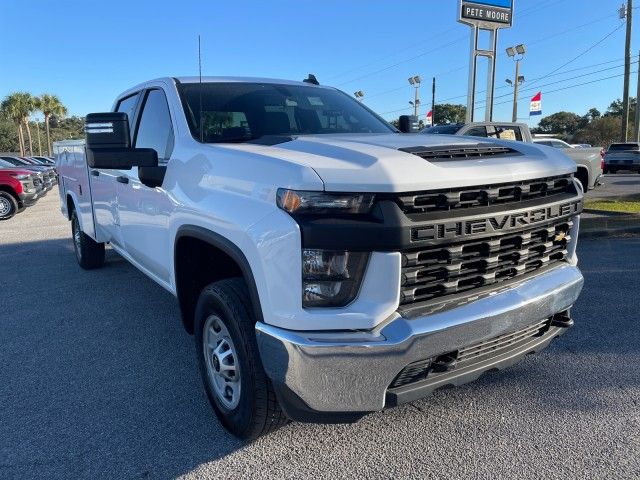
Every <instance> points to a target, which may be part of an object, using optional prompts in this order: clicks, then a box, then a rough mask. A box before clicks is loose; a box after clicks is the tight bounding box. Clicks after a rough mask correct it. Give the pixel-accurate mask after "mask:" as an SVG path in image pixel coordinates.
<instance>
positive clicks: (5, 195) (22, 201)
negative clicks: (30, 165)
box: [0, 166, 41, 220]
mask: <svg viewBox="0 0 640 480" xmlns="http://www.w3.org/2000/svg"><path fill="white" fill-rule="evenodd" d="M36 178H37V174H36V173H34V172H32V171H29V170H25V169H20V168H7V167H2V166H0V220H8V219H10V218H12V217H13V216H14V215H15V214H17V213H19V212H21V211H23V210H24V209H25V208H26V207H28V206H30V205H33V204H34V203H35V202H36V200H37V199H38V195H39V190H40V191H41V189H38V186H37V184H38V182H37V180H36Z"/></svg>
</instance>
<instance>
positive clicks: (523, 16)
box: [0, 0, 640, 124]
mask: <svg viewBox="0 0 640 480" xmlns="http://www.w3.org/2000/svg"><path fill="white" fill-rule="evenodd" d="M620 1H621V0H598V1H589V2H585V1H584V0H518V1H517V2H515V11H514V22H513V28H511V29H505V30H501V32H500V36H499V43H498V48H499V56H498V63H497V74H496V86H497V87H498V88H497V90H496V96H497V97H498V98H496V102H495V103H496V106H495V114H494V118H495V119H510V118H511V103H510V102H511V98H510V97H509V93H510V89H509V87H508V86H506V84H505V81H504V80H505V78H507V77H512V76H513V73H514V62H513V61H512V60H511V59H509V58H508V57H507V55H506V54H505V53H504V49H505V48H506V47H508V46H511V45H515V44H517V43H525V44H526V45H527V49H528V51H527V54H526V56H525V58H524V60H523V62H522V64H521V72H520V73H521V75H524V76H525V78H526V80H527V81H526V83H525V84H524V85H523V87H522V95H521V97H520V102H519V109H520V110H519V117H521V118H522V119H523V120H525V121H526V120H528V106H529V99H530V97H531V96H533V94H535V93H536V92H537V91H538V90H541V91H542V93H543V104H542V107H543V116H544V115H548V114H550V113H553V112H556V111H559V110H570V111H575V112H578V113H584V112H586V111H587V110H588V109H589V108H590V107H592V106H595V107H597V108H598V109H600V110H605V109H606V107H607V106H608V104H609V103H610V102H611V101H612V100H613V99H615V98H618V97H620V96H621V94H622V77H621V76H620V75H621V74H622V72H623V68H622V65H623V63H624V60H623V58H624V27H622V26H621V25H622V24H621V21H620V20H619V19H618V15H617V9H618V7H619V4H620ZM165 5H166V6H165ZM635 14H636V17H637V16H638V15H640V11H639V10H637V9H636V11H635ZM456 15H457V0H425V1H422V2H415V1H411V2H409V1H399V0H396V1H395V2H382V1H376V2H365V1H355V0H353V1H345V0H341V1H337V0H323V1H322V2H311V1H306V0H297V1H288V0H279V1H275V0H274V1H270V2H269V1H264V0H262V1H256V0H244V1H241V2H239V1H236V2H230V1H227V2H222V1H214V0H201V1H192V0H183V1H181V2H170V3H169V2H166V4H165V2H161V1H155V2H154V1H147V0H144V1H138V0H129V1H126V2H124V1H120V0H110V1H108V2H88V1H86V0H85V1H82V2H80V1H65V0H58V1H56V2H51V1H45V0H30V1H22V0H4V1H3V2H2V6H0V18H2V40H0V59H1V64H2V65H3V68H2V74H1V75H0V97H4V96H5V95H6V94H8V93H10V92H12V91H16V90H25V91H29V92H31V93H33V94H40V93H42V92H49V93H55V94H57V95H59V96H60V98H61V99H62V101H63V102H64V103H65V104H66V105H67V106H68V107H69V110H70V113H71V114H77V115H84V114H86V113H88V112H92V111H104V110H108V109H110V107H111V104H112V102H113V99H114V97H115V96H116V95H117V94H118V93H119V92H121V91H123V90H125V89H127V88H129V87H130V86H132V85H134V84H136V83H139V82H141V81H144V80H147V79H151V78H155V77H160V76H179V75H195V74H197V35H198V34H201V36H202V42H203V73H204V74H205V75H243V76H244V75H246V76H264V77H275V78H287V79H302V78H304V77H306V75H307V73H310V72H312V73H315V74H316V76H317V77H318V79H319V80H320V82H321V83H324V84H329V85H333V86H337V87H338V88H340V89H343V90H344V91H346V92H347V93H350V94H351V93H353V92H354V91H356V90H362V91H364V93H365V97H364V101H365V103H366V104H367V105H369V106H370V107H371V108H373V109H374V110H375V111H377V112H379V113H381V114H383V116H384V117H385V118H389V119H390V118H394V117H396V116H397V115H399V114H402V113H410V112H411V107H410V106H409V105H408V101H409V100H411V99H412V98H413V88H412V87H411V86H410V85H409V84H408V82H407V78H408V77H409V76H412V75H416V74H420V75H421V76H422V78H423V79H424V80H425V88H423V89H422V92H421V98H422V101H423V105H425V107H426V105H427V104H430V103H431V77H432V76H434V75H435V76H436V78H437V92H436V101H438V102H440V101H443V100H445V99H446V100H447V101H448V102H452V103H456V102H457V103H466V91H467V75H468V69H467V68H468V67H467V65H468V57H469V28H468V27H467V26H465V25H462V24H459V23H457V22H456ZM618 27H620V28H618ZM616 28H618V30H616V31H614V30H615V29H616ZM611 32H613V33H611ZM608 34H610V35H609V36H608V37H607V38H606V39H604V40H602V39H603V38H604V37H605V36H606V35H608ZM638 36H639V34H638V33H636V35H635V38H634V42H633V52H637V51H638V48H639V47H640V42H638V40H637V39H638ZM600 40H602V42H601V43H600V44H599V45H596V46H594V47H593V48H591V50H589V51H588V52H586V53H584V52H585V51H586V50H587V49H589V48H590V47H592V46H593V45H594V44H595V43H596V42H598V41H600ZM583 53H584V54H583ZM576 57H577V58H576ZM571 60H573V61H571ZM570 61H571V62H570ZM567 62H570V63H568V65H567V66H565V67H564V68H562V69H560V70H558V71H555V70H557V69H558V67H561V66H562V65H563V64H565V63H567ZM480 63H481V65H480V69H479V74H478V90H484V87H485V85H486V70H483V68H484V64H483V62H482V61H481V62H480ZM636 70H637V68H636V66H635V65H634V66H632V71H634V72H635V71H636ZM598 71H599V72H598ZM594 72H597V73H594ZM612 76H615V78H611V79H609V80H604V81H597V82H594V83H591V84H588V85H584V86H581V87H575V88H569V89H565V87H568V86H571V85H575V84H578V83H584V82H591V81H593V80H598V79H601V78H605V77H612ZM536 79H538V80H536ZM635 81H636V76H635V75H634V78H633V81H632V85H633V88H632V90H633V91H635ZM558 89H563V90H560V91H556V92H553V90H558ZM500 95H503V97H500ZM504 95H506V96H504ZM483 98H484V94H483V93H480V94H479V96H478V99H479V100H482V99H483ZM403 109H404V110H403ZM420 113H421V116H423V115H424V114H425V113H426V108H422V109H421V112H420ZM477 113H478V117H477V118H480V116H482V115H483V105H479V106H478V109H477ZM534 118H535V117H534ZM535 121H537V118H535ZM532 124H533V123H532Z"/></svg>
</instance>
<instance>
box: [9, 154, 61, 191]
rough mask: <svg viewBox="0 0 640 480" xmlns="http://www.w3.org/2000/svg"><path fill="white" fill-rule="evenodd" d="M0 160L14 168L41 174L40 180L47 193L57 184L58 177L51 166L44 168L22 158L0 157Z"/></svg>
mask: <svg viewBox="0 0 640 480" xmlns="http://www.w3.org/2000/svg"><path fill="white" fill-rule="evenodd" d="M0 160H4V161H5V162H8V163H10V164H11V165H13V166H14V167H20V168H24V169H26V170H33V171H36V172H40V173H42V180H43V182H44V188H45V189H46V190H47V191H49V190H51V189H52V188H53V187H54V186H55V185H56V184H57V183H58V175H57V173H56V170H55V168H53V167H51V166H45V165H41V164H38V163H37V162H34V161H33V160H31V161H30V160H28V159H27V158H23V157H13V156H0Z"/></svg>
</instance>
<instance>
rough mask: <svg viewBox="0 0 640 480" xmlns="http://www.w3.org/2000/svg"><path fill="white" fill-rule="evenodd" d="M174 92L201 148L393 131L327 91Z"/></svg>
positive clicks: (207, 88)
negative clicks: (271, 137)
mask: <svg viewBox="0 0 640 480" xmlns="http://www.w3.org/2000/svg"><path fill="white" fill-rule="evenodd" d="M178 91H179V92H180V97H181V99H182V104H183V107H184V110H185V113H186V116H187V122H188V123H189V128H190V129H191V134H192V135H193V137H194V138H195V139H197V140H200V128H199V124H200V114H199V112H200V101H201V100H200V96H201V95H200V92H202V123H203V124H204V131H203V132H202V140H203V141H204V142H205V143H217V142H242V141H248V140H252V139H256V138H260V137H262V136H264V135H301V134H310V135H317V134H330V133H390V132H393V131H394V130H393V128H392V127H391V126H390V125H389V124H388V123H386V122H385V121H384V120H382V119H381V118H379V117H378V116H377V115H376V114H374V113H373V112H371V111H370V110H369V109H367V108H366V107H364V106H363V105H362V104H360V103H359V102H358V101H356V100H354V99H352V98H351V97H349V96H348V95H346V94H344V93H342V92H340V91H339V90H333V89H329V88H319V87H315V86H308V87H307V86H303V85H279V84H269V83H266V84H265V83H203V84H202V85H200V84H198V83H186V84H185V83H183V84H179V85H178Z"/></svg>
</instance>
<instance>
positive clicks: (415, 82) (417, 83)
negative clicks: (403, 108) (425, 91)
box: [409, 75, 421, 117]
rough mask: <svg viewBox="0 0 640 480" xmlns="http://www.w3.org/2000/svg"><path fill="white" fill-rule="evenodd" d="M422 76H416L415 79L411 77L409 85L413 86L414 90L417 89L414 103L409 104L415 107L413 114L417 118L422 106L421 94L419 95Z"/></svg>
mask: <svg viewBox="0 0 640 480" xmlns="http://www.w3.org/2000/svg"><path fill="white" fill-rule="evenodd" d="M420 82H421V79H420V75H416V76H415V77H409V85H411V86H412V87H413V88H415V89H416V94H415V97H414V99H413V102H409V103H410V104H411V105H413V114H414V115H415V116H416V117H417V116H418V106H420V98H419V97H420V94H419V92H418V91H419V90H420Z"/></svg>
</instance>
